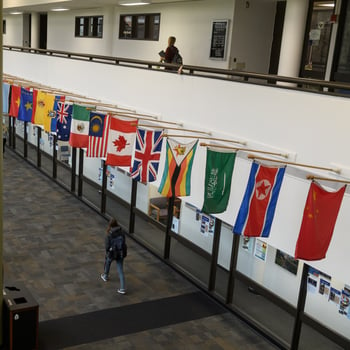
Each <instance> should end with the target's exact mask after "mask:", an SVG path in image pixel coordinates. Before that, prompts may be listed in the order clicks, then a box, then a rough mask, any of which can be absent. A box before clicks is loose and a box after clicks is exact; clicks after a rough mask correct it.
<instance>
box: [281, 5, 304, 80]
mask: <svg viewBox="0 0 350 350" xmlns="http://www.w3.org/2000/svg"><path fill="white" fill-rule="evenodd" d="M308 7H309V1H307V0H287V6H286V13H285V17H284V26H283V34H282V43H281V51H280V59H279V65H278V75H282V76H287V77H298V76H299V70H300V62H301V55H302V52H303V43H304V33H305V26H306V19H307V11H308Z"/></svg>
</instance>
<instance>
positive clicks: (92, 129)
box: [86, 112, 111, 158]
mask: <svg viewBox="0 0 350 350" xmlns="http://www.w3.org/2000/svg"><path fill="white" fill-rule="evenodd" d="M110 120H111V117H110V116H109V115H106V114H102V113H96V112H90V126H89V145H88V148H87V151H86V156H87V157H98V158H105V157H106V155H107V145H108V132H109V126H110Z"/></svg>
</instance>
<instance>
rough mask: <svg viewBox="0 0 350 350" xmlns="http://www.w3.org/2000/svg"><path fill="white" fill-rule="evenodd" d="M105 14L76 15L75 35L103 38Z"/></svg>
mask: <svg viewBox="0 0 350 350" xmlns="http://www.w3.org/2000/svg"><path fill="white" fill-rule="evenodd" d="M102 33H103V16H91V17H76V18H75V36H78V37H91V38H102Z"/></svg>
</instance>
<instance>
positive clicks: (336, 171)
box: [248, 154, 341, 174]
mask: <svg viewBox="0 0 350 350" xmlns="http://www.w3.org/2000/svg"><path fill="white" fill-rule="evenodd" d="M248 158H249V159H259V160H266V161H269V162H277V163H283V164H290V165H294V166H301V167H305V168H313V169H319V170H328V171H332V172H334V173H337V174H340V172H341V169H332V168H324V167H320V166H316V165H309V164H301V163H292V162H285V161H283V160H277V159H269V158H263V157H258V156H254V155H253V154H249V155H248Z"/></svg>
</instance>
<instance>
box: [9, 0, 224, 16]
mask: <svg viewBox="0 0 350 350" xmlns="http://www.w3.org/2000/svg"><path fill="white" fill-rule="evenodd" d="M151 1H152V4H167V3H176V2H193V1H202V0H151ZM216 1H220V0H216ZM118 3H119V0H3V13H4V14H9V13H10V12H14V11H21V12H48V11H50V10H52V9H57V8H67V9H70V10H73V9H79V8H81V9H92V8H101V7H104V6H119V4H118Z"/></svg>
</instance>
